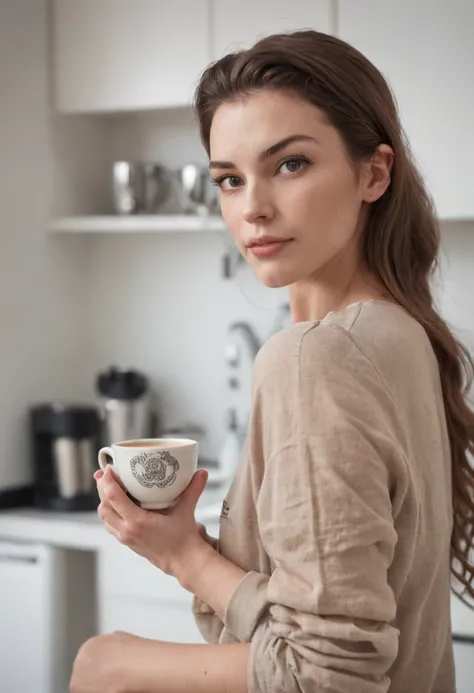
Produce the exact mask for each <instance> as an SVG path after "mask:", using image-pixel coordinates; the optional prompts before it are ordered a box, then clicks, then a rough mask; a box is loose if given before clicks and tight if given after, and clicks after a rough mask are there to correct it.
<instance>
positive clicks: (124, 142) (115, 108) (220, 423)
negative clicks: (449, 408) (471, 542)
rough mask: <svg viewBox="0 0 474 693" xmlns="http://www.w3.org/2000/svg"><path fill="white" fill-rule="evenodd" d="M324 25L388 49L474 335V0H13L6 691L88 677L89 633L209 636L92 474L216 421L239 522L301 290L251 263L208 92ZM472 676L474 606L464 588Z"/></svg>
mask: <svg viewBox="0 0 474 693" xmlns="http://www.w3.org/2000/svg"><path fill="white" fill-rule="evenodd" d="M304 28H314V29H318V30H321V31H324V32H327V33H333V34H335V35H337V36H340V37H341V38H343V39H345V40H347V41H348V42H350V43H352V44H353V45H355V46H356V47H357V48H359V49H360V50H361V51H362V52H363V53H364V54H365V55H367V57H369V58H370V59H371V60H372V61H373V62H374V63H375V64H376V65H377V67H379V68H380V69H381V71H382V72H383V73H384V75H385V76H386V77H387V79H388V80H389V82H390V84H391V86H392V87H393V90H394V92H395V95H396V97H397V100H398V102H399V107H400V112H401V117H402V123H403V125H404V127H405V130H406V133H407V135H408V138H409V140H410V143H411V146H412V149H413V152H414V154H415V157H416V159H417V161H418V163H419V166H420V168H421V170H422V171H423V173H424V175H425V178H426V181H427V184H428V187H429V189H430V191H431V193H432V195H433V197H434V200H435V204H436V208H437V212H438V215H439V218H440V221H441V227H442V251H443V254H442V261H441V264H440V267H439V271H438V273H437V275H436V278H435V280H434V282H433V289H434V291H435V295H436V297H437V302H438V305H439V307H440V310H441V313H442V314H443V316H444V317H445V318H446V319H447V320H448V321H449V322H450V324H451V325H452V326H453V327H454V328H455V330H456V331H457V333H458V334H459V336H460V337H461V338H462V339H463V340H464V341H465V342H466V344H467V345H468V346H469V347H470V348H471V349H472V348H473V347H474V195H473V189H474V174H473V171H472V163H473V161H474V132H473V128H472V113H473V112H474V4H473V3H472V2H471V0H451V2H449V3H447V2H446V1H444V0H397V2H392V1H391V0H293V2H291V3H289V2H287V1H285V0H240V2H238V3H234V4H232V3H229V2H224V1H223V0H0V181H1V185H0V210H1V212H2V213H1V216H0V689H1V690H2V692H3V691H4V692H5V693H65V692H66V691H67V690H68V685H67V683H68V679H69V675H70V669H71V663H72V660H73V657H74V654H75V652H76V651H77V648H78V646H79V645H80V643H81V642H83V641H84V640H85V639H86V638H88V637H90V636H91V635H93V634H94V633H100V632H109V631H113V630H124V631H128V632H133V633H136V634H138V635H143V636H146V637H154V638H158V639H164V640H176V641H183V642H200V636H199V634H198V632H197V630H196V628H195V626H194V623H193V619H192V616H191V614H190V601H191V595H189V594H188V593H186V592H185V591H184V590H182V589H181V588H180V587H179V586H177V585H176V584H175V583H174V582H173V581H172V580H171V579H170V578H168V577H167V576H164V575H161V574H160V573H159V572H158V571H157V570H156V569H154V568H152V567H151V566H150V565H149V564H147V563H146V561H144V560H143V559H140V558H138V557H137V556H135V555H134V554H132V552H131V551H129V550H128V549H126V548H124V547H122V546H121V545H119V544H117V542H116V541H115V540H113V539H112V538H111V537H109V536H108V535H107V534H106V532H105V531H104V529H103V527H102V525H101V523H100V521H99V520H98V518H97V515H96V512H95V508H96V506H97V502H98V501H97V497H96V495H95V491H94V485H93V484H92V483H91V475H92V473H93V471H94V469H95V468H96V455H97V449H98V447H99V446H100V445H102V444H108V443H110V442H112V441H113V440H117V439H125V438H133V437H147V436H159V435H168V436H169V435H173V436H184V437H192V438H196V439H198V441H199V444H200V464H201V465H202V466H206V467H208V468H209V470H210V483H209V488H208V490H207V491H206V492H205V494H204V497H203V498H202V500H201V502H200V506H199V511H198V515H199V518H198V519H200V520H201V521H202V522H204V523H205V524H206V525H207V526H208V530H209V531H210V533H214V534H217V531H218V529H217V525H218V520H219V515H220V504H221V502H222V498H223V497H224V495H225V492H226V489H227V486H228V481H229V477H230V475H231V474H232V471H233V469H234V468H235V464H236V462H237V458H238V454H239V451H240V447H241V445H242V440H243V436H244V434H245V426H246V421H247V417H248V409H249V392H250V374H251V366H252V362H253V359H254V356H255V354H256V351H257V350H258V348H259V346H260V345H261V344H262V343H263V342H264V341H265V340H266V339H267V338H268V337H269V336H270V335H271V334H273V333H274V332H276V331H278V330H280V329H282V328H284V327H285V326H286V325H288V324H289V322H290V316H289V311H288V304H287V295H286V291H285V290H269V289H265V288H263V287H261V286H260V285H259V284H258V282H257V280H256V279H255V277H254V276H253V275H252V273H251V272H250V271H249V270H248V269H247V268H246V267H245V266H244V265H243V263H242V262H241V261H240V260H239V256H238V253H236V250H235V248H234V247H233V246H232V243H231V241H230V238H229V235H228V232H227V230H226V228H225V224H224V222H223V220H222V217H221V215H220V211H219V204H218V201H217V198H216V191H215V189H214V188H213V187H212V186H211V185H210V184H209V181H208V178H209V176H208V172H207V171H206V155H205V152H204V150H203V148H202V146H201V144H200V141H199V137H198V131H197V125H196V121H195V118H194V115H193V113H192V109H191V102H192V97H193V91H194V88H195V86H196V82H197V79H198V77H199V73H200V72H201V71H202V69H204V67H205V66H206V65H207V64H208V63H209V62H210V61H211V60H214V59H216V58H218V57H219V56H221V55H223V54H224V53H225V52H227V51H228V50H231V49H236V48H239V47H248V46H250V45H251V44H252V43H253V42H254V41H255V40H256V39H257V38H259V37H261V36H263V35H266V34H270V33H275V32H280V31H288V30H296V29H304ZM453 637H454V639H455V651H456V658H457V665H458V691H459V693H467V692H468V691H471V690H472V680H473V677H474V613H473V612H469V611H467V610H466V609H464V607H462V606H461V605H459V604H458V603H457V602H453Z"/></svg>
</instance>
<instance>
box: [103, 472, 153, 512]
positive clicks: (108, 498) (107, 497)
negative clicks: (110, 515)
mask: <svg viewBox="0 0 474 693" xmlns="http://www.w3.org/2000/svg"><path fill="white" fill-rule="evenodd" d="M97 488H98V489H99V496H100V498H101V500H102V501H103V502H107V503H108V504H109V505H110V506H111V508H112V509H113V510H114V511H115V512H116V514H117V515H119V517H121V518H123V519H124V520H127V521H128V522H130V521H133V520H135V519H137V518H138V516H139V515H141V514H142V513H143V510H142V509H141V508H139V507H138V506H137V505H135V503H134V502H133V501H132V500H130V498H129V497H128V496H127V494H126V492H125V491H124V490H123V487H122V485H121V484H119V483H118V481H117V479H116V477H115V474H114V473H113V471H112V470H111V469H106V470H105V472H104V475H103V477H102V478H101V479H99V481H98V482H97Z"/></svg>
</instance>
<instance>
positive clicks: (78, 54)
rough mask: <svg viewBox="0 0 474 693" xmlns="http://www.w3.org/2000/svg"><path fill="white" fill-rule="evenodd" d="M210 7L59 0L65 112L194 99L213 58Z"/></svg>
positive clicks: (57, 46)
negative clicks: (208, 12) (200, 81)
mask: <svg viewBox="0 0 474 693" xmlns="http://www.w3.org/2000/svg"><path fill="white" fill-rule="evenodd" d="M207 5H208V3H207V0H193V1H192V2H190V1H189V0H173V1H172V2H170V0H54V6H53V7H54V14H53V37H54V71H55V75H54V76H55V97H56V107H57V108H58V110H59V111H62V112H66V113H67V112H93V111H126V110H139V109H147V108H161V107H170V106H182V105H187V104H189V103H190V101H191V99H192V94H193V89H194V85H195V83H196V82H197V79H198V76H199V72H200V71H201V70H202V69H203V68H204V67H205V66H206V64H207V63H208V62H209V53H208V22H207V10H208V7H207Z"/></svg>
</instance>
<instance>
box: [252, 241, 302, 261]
mask: <svg viewBox="0 0 474 693" xmlns="http://www.w3.org/2000/svg"><path fill="white" fill-rule="evenodd" d="M292 240H293V239H292V238H288V239H281V238H271V237H270V236H264V237H262V238H258V239H255V240H254V241H251V242H250V243H249V245H248V246H247V247H248V250H249V252H250V253H252V255H254V256H255V257H258V258H266V257H270V256H273V255H276V254H277V253H279V252H280V251H281V250H283V248H285V247H286V246H288V244H289V243H291V241H292Z"/></svg>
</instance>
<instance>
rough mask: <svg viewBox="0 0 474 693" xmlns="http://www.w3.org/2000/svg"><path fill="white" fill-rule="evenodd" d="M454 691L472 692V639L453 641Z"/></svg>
mask: <svg viewBox="0 0 474 693" xmlns="http://www.w3.org/2000/svg"><path fill="white" fill-rule="evenodd" d="M454 666H455V669H456V693H472V688H473V684H472V682H473V679H474V640H473V641H472V642H467V641H466V642H460V641H455V642H454Z"/></svg>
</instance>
